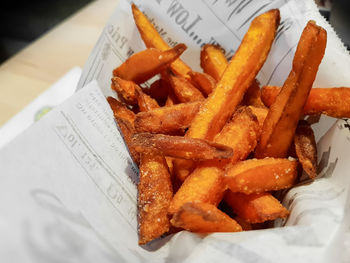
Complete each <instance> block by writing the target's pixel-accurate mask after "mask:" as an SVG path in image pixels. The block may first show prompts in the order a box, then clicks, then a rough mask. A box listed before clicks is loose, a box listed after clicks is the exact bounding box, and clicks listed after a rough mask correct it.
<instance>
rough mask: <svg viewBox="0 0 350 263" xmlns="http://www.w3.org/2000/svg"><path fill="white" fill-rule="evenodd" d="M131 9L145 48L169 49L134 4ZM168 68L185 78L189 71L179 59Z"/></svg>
mask: <svg viewBox="0 0 350 263" xmlns="http://www.w3.org/2000/svg"><path fill="white" fill-rule="evenodd" d="M131 7H132V14H133V16H134V20H135V24H136V26H137V28H138V30H139V32H140V35H141V38H142V40H143V42H144V43H145V45H146V47H148V48H156V49H159V50H163V51H164V50H167V49H169V48H170V47H169V45H168V44H167V43H166V42H165V41H164V40H163V39H162V38H161V36H160V35H159V34H158V32H157V30H156V29H155V28H154V26H153V25H152V23H151V22H150V21H148V19H147V17H146V16H145V15H144V14H143V13H142V12H141V11H140V10H139V9H138V8H137V7H136V6H135V5H134V4H132V6H131ZM170 67H171V69H172V71H173V72H175V73H176V74H177V75H180V76H183V77H187V76H188V75H187V74H188V72H190V71H191V68H190V67H189V66H187V65H186V64H185V63H184V62H183V61H182V60H181V59H179V58H178V59H176V60H175V61H174V62H173V63H171V66H170Z"/></svg>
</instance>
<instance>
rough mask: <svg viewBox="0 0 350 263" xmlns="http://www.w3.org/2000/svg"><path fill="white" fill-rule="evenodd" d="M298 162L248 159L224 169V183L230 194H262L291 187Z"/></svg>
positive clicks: (278, 159)
mask: <svg viewBox="0 0 350 263" xmlns="http://www.w3.org/2000/svg"><path fill="white" fill-rule="evenodd" d="M297 166H298V162H297V161H296V160H295V161H290V160H288V159H280V158H265V159H250V160H245V161H242V162H239V163H237V164H235V165H233V166H232V167H229V168H228V169H226V172H225V183H226V184H227V186H228V188H229V189H230V190H231V191H232V192H240V193H245V194H251V193H262V192H268V191H275V190H281V189H285V188H289V187H291V186H292V185H293V184H294V182H295V179H296V178H297V175H298V171H297Z"/></svg>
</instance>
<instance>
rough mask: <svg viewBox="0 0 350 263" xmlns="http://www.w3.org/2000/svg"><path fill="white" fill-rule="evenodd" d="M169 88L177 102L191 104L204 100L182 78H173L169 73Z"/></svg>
mask: <svg viewBox="0 0 350 263" xmlns="http://www.w3.org/2000/svg"><path fill="white" fill-rule="evenodd" d="M168 78H169V82H170V85H171V88H172V90H173V92H174V94H175V96H176V98H177V99H178V101H179V102H182V103H184V102H192V101H198V100H204V96H203V94H202V93H201V92H200V91H199V90H198V89H197V88H196V87H195V86H193V85H192V84H191V82H190V81H189V80H187V79H185V78H183V77H179V76H175V75H173V74H171V73H169V75H168Z"/></svg>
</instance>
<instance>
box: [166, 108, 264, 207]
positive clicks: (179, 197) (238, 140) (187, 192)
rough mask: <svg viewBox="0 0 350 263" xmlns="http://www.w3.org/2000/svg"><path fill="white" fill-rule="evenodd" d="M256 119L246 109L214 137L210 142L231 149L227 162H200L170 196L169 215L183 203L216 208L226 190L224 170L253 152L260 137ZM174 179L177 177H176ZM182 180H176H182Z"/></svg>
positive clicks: (237, 114) (236, 114) (239, 112)
mask: <svg viewBox="0 0 350 263" xmlns="http://www.w3.org/2000/svg"><path fill="white" fill-rule="evenodd" d="M259 131H260V129H259V124H258V122H257V120H256V117H255V116H254V115H252V113H251V111H250V110H249V109H248V108H242V109H240V110H238V111H237V112H236V113H235V114H234V116H233V118H232V120H231V121H230V122H229V123H227V124H226V125H225V127H224V128H223V129H222V131H221V132H220V133H219V134H218V135H217V136H216V137H215V140H214V142H216V143H221V144H224V145H227V146H229V147H232V148H233V149H234V155H233V157H232V158H231V159H228V160H221V161H206V162H202V163H201V164H200V165H198V166H197V167H196V169H195V170H194V171H193V172H192V173H191V174H190V175H189V176H188V177H185V178H186V180H185V181H184V183H183V184H182V186H181V187H180V189H179V190H178V191H177V193H176V194H175V195H174V198H173V200H172V201H171V204H170V207H169V213H175V212H177V211H178V209H179V208H180V207H181V206H182V205H183V204H184V203H186V202H203V203H210V204H213V205H217V204H218V203H219V202H220V201H221V199H222V196H223V193H224V191H225V190H226V187H225V185H224V183H223V174H224V169H225V166H226V165H227V164H228V163H236V162H238V161H240V160H242V159H245V158H246V157H247V156H248V154H249V153H250V152H251V151H252V150H253V149H254V148H255V145H256V143H257V139H258V136H259V134H260V132H259ZM176 176H179V175H178V174H176ZM185 178H179V179H180V180H184V179H185Z"/></svg>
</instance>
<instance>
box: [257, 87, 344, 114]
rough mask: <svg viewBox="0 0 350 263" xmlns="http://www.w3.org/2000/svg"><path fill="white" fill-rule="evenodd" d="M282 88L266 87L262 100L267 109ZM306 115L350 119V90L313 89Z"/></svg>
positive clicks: (308, 99)
mask: <svg viewBox="0 0 350 263" xmlns="http://www.w3.org/2000/svg"><path fill="white" fill-rule="evenodd" d="M280 90H281V88H280V87H276V86H264V87H263V88H262V90H261V99H262V101H263V102H264V104H265V105H266V106H267V107H270V106H271V105H272V104H273V103H274V102H275V100H276V97H277V95H278V94H279V92H280ZM303 113H304V114H305V115H313V114H325V115H328V116H331V117H334V118H350V88H345V87H339V88H312V89H311V90H310V93H309V96H308V98H307V101H306V103H305V106H304V109H303Z"/></svg>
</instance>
